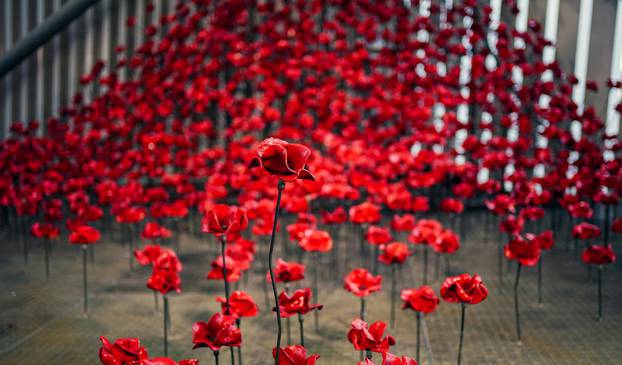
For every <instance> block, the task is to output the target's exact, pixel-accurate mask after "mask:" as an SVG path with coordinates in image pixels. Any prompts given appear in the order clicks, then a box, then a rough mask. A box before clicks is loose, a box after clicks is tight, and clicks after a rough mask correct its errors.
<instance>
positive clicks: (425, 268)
mask: <svg viewBox="0 0 622 365" xmlns="http://www.w3.org/2000/svg"><path fill="white" fill-rule="evenodd" d="M427 283H428V250H427V248H426V246H425V245H424V246H423V284H424V285H426V284H427Z"/></svg>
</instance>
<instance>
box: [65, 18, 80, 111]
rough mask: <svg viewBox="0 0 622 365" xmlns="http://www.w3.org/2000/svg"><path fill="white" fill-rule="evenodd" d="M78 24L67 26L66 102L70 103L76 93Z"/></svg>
mask: <svg viewBox="0 0 622 365" xmlns="http://www.w3.org/2000/svg"><path fill="white" fill-rule="evenodd" d="M77 28H78V24H77V23H76V22H73V23H71V25H70V26H69V30H68V34H69V60H68V61H67V63H68V70H67V80H68V82H67V92H68V96H69V97H68V102H69V103H72V101H73V96H74V94H75V93H76V86H77V84H78V76H77V74H78V58H77V57H78V29H77Z"/></svg>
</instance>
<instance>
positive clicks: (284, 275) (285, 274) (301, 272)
mask: <svg viewBox="0 0 622 365" xmlns="http://www.w3.org/2000/svg"><path fill="white" fill-rule="evenodd" d="M269 274H270V273H267V274H266V279H267V280H268V281H270V275H269ZM304 278H305V265H303V264H299V263H297V262H287V261H284V260H281V259H277V260H276V266H275V268H274V281H276V282H277V283H291V282H294V281H299V280H302V279H304Z"/></svg>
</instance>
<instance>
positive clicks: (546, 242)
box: [533, 230, 555, 251]
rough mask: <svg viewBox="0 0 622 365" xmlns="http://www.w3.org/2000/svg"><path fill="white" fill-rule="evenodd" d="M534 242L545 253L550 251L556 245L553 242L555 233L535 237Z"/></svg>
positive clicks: (544, 233)
mask: <svg viewBox="0 0 622 365" xmlns="http://www.w3.org/2000/svg"><path fill="white" fill-rule="evenodd" d="M533 240H534V241H535V242H536V243H537V244H538V245H539V246H540V248H541V249H542V250H544V251H548V250H550V249H551V248H553V246H554V245H555V241H554V240H553V231H550V230H548V231H544V232H542V233H540V234H539V235H537V236H535V237H533Z"/></svg>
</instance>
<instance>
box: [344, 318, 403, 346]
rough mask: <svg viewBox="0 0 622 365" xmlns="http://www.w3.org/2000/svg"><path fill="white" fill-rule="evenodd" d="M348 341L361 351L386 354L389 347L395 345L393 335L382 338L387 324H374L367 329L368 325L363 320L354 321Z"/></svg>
mask: <svg viewBox="0 0 622 365" xmlns="http://www.w3.org/2000/svg"><path fill="white" fill-rule="evenodd" d="M351 326H352V327H351V328H350V331H349V332H348V340H349V341H350V343H351V344H353V345H354V348H355V349H356V350H359V351H366V350H369V351H373V352H380V353H385V352H387V351H389V347H390V346H393V345H395V339H394V338H393V336H391V335H387V336H386V337H382V336H383V335H384V330H385V329H386V328H387V324H386V323H384V322H380V321H378V322H374V323H372V324H371V325H370V326H369V329H368V328H367V323H365V321H363V320H362V319H358V318H357V319H355V320H354V321H352V324H351Z"/></svg>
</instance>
